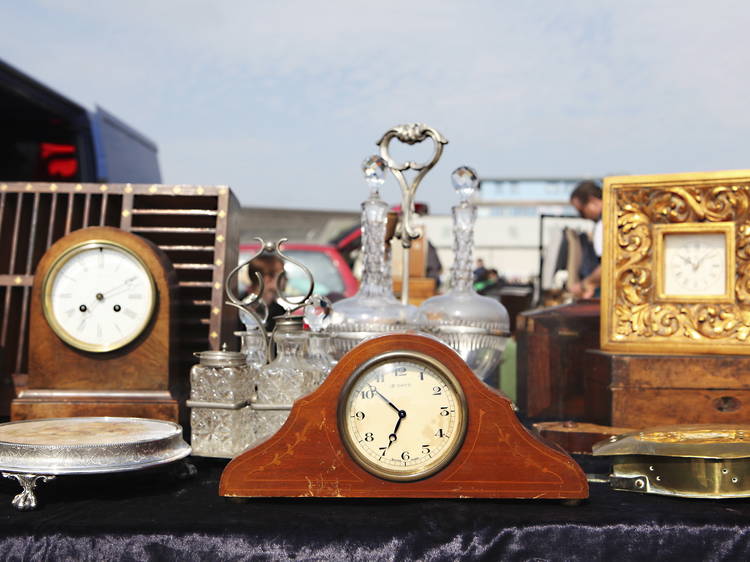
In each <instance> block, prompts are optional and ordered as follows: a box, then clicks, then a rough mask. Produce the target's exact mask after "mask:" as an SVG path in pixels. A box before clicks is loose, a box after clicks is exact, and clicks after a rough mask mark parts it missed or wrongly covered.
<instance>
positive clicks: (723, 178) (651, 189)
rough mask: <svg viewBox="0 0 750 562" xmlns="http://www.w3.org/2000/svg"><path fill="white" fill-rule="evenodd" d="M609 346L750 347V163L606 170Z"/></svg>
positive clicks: (651, 349)
mask: <svg viewBox="0 0 750 562" xmlns="http://www.w3.org/2000/svg"><path fill="white" fill-rule="evenodd" d="M602 220H603V221H604V232H605V238H604V254H603V256H602V324H601V347H602V349H604V350H605V351H612V352H621V353H658V354H672V355H674V354H685V353H687V354H750V345H748V344H750V170H739V171H725V172H706V173H687V174H663V175H650V176H616V177H609V178H605V180H604V212H603V217H602Z"/></svg>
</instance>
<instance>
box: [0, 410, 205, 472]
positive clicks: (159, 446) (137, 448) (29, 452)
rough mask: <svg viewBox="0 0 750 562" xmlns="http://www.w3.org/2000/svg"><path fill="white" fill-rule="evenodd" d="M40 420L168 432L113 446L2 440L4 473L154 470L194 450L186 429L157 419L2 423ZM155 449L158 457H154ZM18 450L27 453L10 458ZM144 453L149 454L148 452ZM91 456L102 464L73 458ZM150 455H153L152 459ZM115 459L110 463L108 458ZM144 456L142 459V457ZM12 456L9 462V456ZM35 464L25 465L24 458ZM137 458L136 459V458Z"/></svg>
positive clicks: (95, 418)
mask: <svg viewBox="0 0 750 562" xmlns="http://www.w3.org/2000/svg"><path fill="white" fill-rule="evenodd" d="M39 421H66V422H71V421H98V422H105V423H106V422H114V421H117V422H139V421H148V422H152V423H158V424H163V425H164V426H165V428H166V429H171V431H165V435H162V436H158V437H155V438H150V439H137V440H132V441H122V442H113V443H99V444H88V445H49V444H44V445H41V444H40V445H35V444H30V443H14V442H10V441H2V440H0V471H3V472H13V473H31V474H40V475H64V474H103V473H112V472H128V471H134V470H141V469H145V468H151V467H154V466H158V465H163V464H168V463H172V462H175V461H178V460H180V459H183V458H185V457H187V456H188V455H189V454H190V453H191V452H192V449H191V447H190V445H188V444H187V443H186V442H185V441H184V440H183V439H182V427H181V426H180V425H179V424H177V423H174V422H171V421H166V420H156V419H151V418H136V417H115V416H88V417H70V418H39V419H31V420H19V421H14V422H6V423H2V424H0V427H4V426H7V425H20V424H25V423H32V422H39ZM152 449H153V450H155V451H156V454H153V451H152ZM13 450H15V452H16V453H18V452H19V451H21V452H23V453H22V454H21V455H18V454H15V455H9V453H10V452H11V451H13ZM144 450H145V451H146V452H145V453H144ZM66 453H69V454H70V455H69V456H75V455H76V454H78V455H81V454H85V453H90V455H92V456H93V457H96V456H99V457H101V459H102V463H101V464H93V465H85V464H78V465H76V464H74V461H71V460H70V458H69V456H66ZM149 454H150V456H149ZM45 455H48V456H49V462H48V463H46V466H45V460H46V457H45ZM108 455H109V457H111V458H110V459H109V460H107V458H106V457H107V456H108ZM139 455H140V456H139ZM9 456H12V457H13V458H11V459H9V458H7V457H9ZM24 457H28V458H29V460H31V461H35V462H30V463H24V462H23V458H24ZM133 457H134V458H133ZM66 462H67V463H69V465H68V466H60V464H61V463H66Z"/></svg>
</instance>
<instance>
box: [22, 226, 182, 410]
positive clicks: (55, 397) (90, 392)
mask: <svg viewBox="0 0 750 562" xmlns="http://www.w3.org/2000/svg"><path fill="white" fill-rule="evenodd" d="M174 286H175V274H174V270H173V268H172V266H171V264H170V262H169V260H168V258H166V256H165V255H164V254H163V252H161V251H160V250H159V249H158V248H157V247H156V246H155V245H154V244H152V243H151V242H149V241H147V240H145V239H144V238H141V237H140V236H137V235H135V234H132V233H129V232H126V231H124V230H120V229H118V228H113V227H92V228H84V229H81V230H77V231H74V232H72V233H70V234H69V235H67V236H65V237H63V238H61V239H60V240H58V241H57V242H55V243H54V244H53V245H52V246H51V247H50V248H49V249H48V250H47V252H46V253H45V254H44V255H43V256H42V259H41V260H40V262H39V265H38V266H37V269H36V274H35V276H34V285H33V288H32V298H31V307H30V325H29V377H28V386H27V388H26V389H24V390H23V391H21V393H20V395H19V397H18V398H17V399H15V400H14V401H13V402H12V405H11V415H12V419H14V420H21V419H29V418H40V417H69V416H80V415H85V416H135V417H148V418H158V419H165V420H173V421H177V419H178V403H177V400H176V398H175V396H173V390H174V382H175V381H174V380H173V376H174V373H173V365H172V364H171V363H172V359H173V358H172V352H173V349H172V347H173V335H172V326H171V308H172V299H173V296H172V295H173V291H174Z"/></svg>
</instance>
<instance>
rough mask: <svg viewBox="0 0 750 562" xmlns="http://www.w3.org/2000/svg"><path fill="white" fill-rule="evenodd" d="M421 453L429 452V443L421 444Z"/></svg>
mask: <svg viewBox="0 0 750 562" xmlns="http://www.w3.org/2000/svg"><path fill="white" fill-rule="evenodd" d="M422 454H423V455H429V454H430V444H429V443H427V445H422Z"/></svg>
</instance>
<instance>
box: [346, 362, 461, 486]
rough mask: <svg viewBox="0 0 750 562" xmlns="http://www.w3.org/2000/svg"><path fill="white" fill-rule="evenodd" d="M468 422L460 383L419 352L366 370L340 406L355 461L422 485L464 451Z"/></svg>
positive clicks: (348, 388)
mask: <svg viewBox="0 0 750 562" xmlns="http://www.w3.org/2000/svg"><path fill="white" fill-rule="evenodd" d="M466 422H467V411H466V401H465V397H464V394H463V391H462V389H461V387H460V385H459V384H458V383H457V381H456V379H455V378H454V377H453V375H452V374H451V373H450V371H448V369H446V368H445V367H444V366H443V365H442V364H440V363H439V362H437V361H435V360H433V359H431V358H430V357H427V356H425V355H422V354H419V353H415V352H391V353H387V354H384V355H381V356H379V357H377V358H375V359H373V360H371V361H369V362H368V363H366V364H364V365H363V366H361V367H360V368H359V369H358V370H357V371H356V372H355V373H354V374H353V375H352V377H351V379H350V383H349V384H348V385H347V386H346V387H345V388H344V390H343V392H342V396H341V400H340V403H339V427H340V429H341V435H342V438H343V440H344V444H345V445H346V447H347V449H348V450H349V452H350V453H351V455H352V457H353V458H354V460H355V461H357V462H358V463H359V464H360V465H361V466H362V467H363V468H364V469H365V470H367V471H369V472H371V473H372V474H375V475H376V476H379V477H381V478H385V479H388V480H417V479H419V478H424V477H426V476H429V475H431V474H434V473H435V472H437V471H439V470H441V469H442V468H444V467H445V466H446V465H447V464H448V463H449V462H450V461H451V460H452V459H453V457H454V456H455V455H456V453H457V452H458V449H459V447H460V446H461V443H462V441H463V437H464V434H465V432H466Z"/></svg>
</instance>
